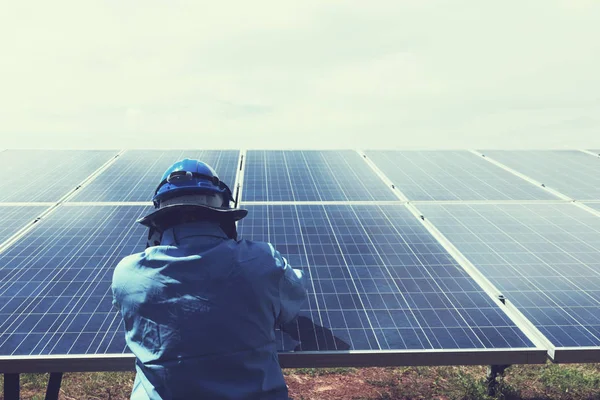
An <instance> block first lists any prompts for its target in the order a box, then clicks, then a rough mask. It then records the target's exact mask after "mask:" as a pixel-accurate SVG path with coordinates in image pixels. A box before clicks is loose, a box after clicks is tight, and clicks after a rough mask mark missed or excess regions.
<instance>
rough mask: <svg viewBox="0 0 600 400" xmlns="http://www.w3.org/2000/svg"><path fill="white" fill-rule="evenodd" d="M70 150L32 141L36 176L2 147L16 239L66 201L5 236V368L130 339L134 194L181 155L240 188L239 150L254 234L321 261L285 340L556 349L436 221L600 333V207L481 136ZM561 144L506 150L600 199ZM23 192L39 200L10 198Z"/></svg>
mask: <svg viewBox="0 0 600 400" xmlns="http://www.w3.org/2000/svg"><path fill="white" fill-rule="evenodd" d="M59 153H60V152H57V153H52V152H50V153H49V154H47V155H46V154H45V153H43V152H42V153H39V152H31V155H27V156H26V157H30V158H31V159H36V158H37V159H38V164H39V165H44V166H46V168H45V170H44V171H40V176H43V177H44V179H40V180H39V181H36V184H35V185H33V186H32V185H31V182H30V181H27V180H23V181H21V180H19V179H16V178H13V177H15V176H19V177H21V175H19V174H18V173H16V172H15V171H16V170H15V169H14V167H13V165H14V164H15V160H16V159H17V158H18V157H16V156H15V155H14V154H12V153H11V151H5V152H2V153H0V173H2V174H5V175H4V176H6V177H7V178H6V179H5V180H8V181H10V182H12V183H13V185H14V187H15V188H16V189H15V191H11V190H9V189H10V188H9V189H7V190H5V191H4V192H3V193H4V197H3V198H0V219H1V221H2V222H3V223H2V228H0V240H1V242H2V243H4V242H5V241H6V240H8V239H9V238H11V237H12V235H14V234H15V233H16V232H17V231H19V230H20V229H21V228H22V227H24V226H27V225H28V224H30V223H31V222H32V221H33V220H35V219H36V217H38V216H40V215H41V214H42V213H43V212H44V211H46V210H48V207H50V206H52V205H54V206H55V208H54V209H53V210H52V212H50V213H49V214H48V215H47V216H44V218H42V219H41V221H39V222H37V223H35V224H33V225H32V229H31V230H30V231H28V232H27V233H26V234H24V235H23V236H22V237H20V238H19V239H17V240H15V241H13V242H11V243H12V244H11V245H10V246H4V248H3V247H2V245H1V243H0V249H2V252H0V371H1V370H2V369H3V368H4V367H5V366H6V365H10V364H6V362H7V360H8V362H10V360H11V358H10V357H15V356H23V355H28V356H31V357H33V358H31V359H32V360H35V359H36V358H43V357H44V356H45V355H48V354H52V355H55V356H60V355H66V354H70V355H82V356H84V355H87V356H88V357H92V356H94V355H98V354H103V355H106V354H127V353H128V349H127V347H126V346H125V340H124V330H123V326H122V323H121V319H120V316H119V315H118V313H117V312H116V311H115V310H114V309H113V308H112V305H111V300H112V298H111V291H110V283H111V277H112V270H113V268H114V266H115V265H116V263H117V262H118V261H119V260H120V259H121V258H122V257H124V256H126V255H128V254H131V253H135V252H139V251H142V250H143V248H144V247H145V236H146V232H145V229H144V228H143V227H142V226H139V225H137V224H135V220H136V219H137V218H139V217H140V216H142V215H145V214H146V213H148V212H149V211H150V209H151V208H150V207H146V206H140V205H138V203H134V202H140V201H141V202H149V201H150V199H151V196H152V194H153V191H154V189H155V187H156V184H157V183H158V180H159V179H160V176H161V175H162V173H163V172H164V170H165V169H166V168H167V167H168V166H169V165H170V164H171V163H173V162H174V161H176V160H178V159H181V158H184V157H189V158H199V159H202V160H203V161H206V162H208V163H209V164H212V165H213V167H215V169H216V170H217V172H218V173H219V175H220V177H221V179H222V180H224V181H225V182H227V183H228V184H229V185H230V186H231V187H232V186H233V183H234V182H235V181H236V174H238V172H239V171H240V162H239V161H240V154H242V155H244V158H245V160H244V162H243V163H242V164H241V165H243V169H242V170H241V172H242V173H243V174H244V176H243V180H242V182H243V190H242V192H241V193H242V202H243V205H244V206H245V207H247V208H248V209H249V210H250V214H249V216H248V217H247V218H246V219H245V220H243V221H241V222H240V224H239V231H240V235H241V236H242V237H244V238H248V239H253V240H264V241H271V242H272V243H274V245H275V246H276V247H277V248H278V249H279V250H280V251H281V252H282V253H283V254H284V255H286V256H287V258H288V259H289V260H290V262H291V263H292V265H293V266H295V267H299V268H303V269H304V270H305V271H306V272H307V273H308V275H309V277H310V285H309V300H308V302H307V303H306V304H305V307H304V308H303V310H302V312H301V316H300V318H298V320H297V321H296V322H294V323H292V324H290V325H289V326H286V327H282V329H278V330H277V337H278V344H279V349H280V351H282V352H283V353H282V354H289V352H292V354H293V352H298V351H300V352H305V351H309V353H307V354H317V355H318V357H319V360H320V361H319V362H323V361H322V360H325V359H327V357H329V355H330V354H332V353H331V352H333V353H336V352H337V351H339V350H344V351H345V350H356V351H358V352H371V353H368V354H373V355H374V356H373V357H374V358H372V359H371V360H372V361H370V362H375V363H376V362H377V360H378V359H379V358H381V357H383V356H385V355H386V354H409V355H410V357H413V358H414V360H425V359H420V358H418V357H417V354H420V353H414V352H415V351H417V352H433V354H438V353H439V357H438V358H437V359H436V360H437V361H431V360H432V359H430V358H428V359H427V361H422V362H426V363H432V362H433V363H436V362H437V363H453V362H459V361H460V362H472V361H469V360H471V359H465V358H460V356H459V355H460V354H464V351H468V354H469V357H474V358H473V359H475V360H479V362H488V361H489V362H490V363H494V362H501V363H513V362H541V361H542V359H541V358H540V357H539V355H540V354H541V355H543V353H544V351H545V350H544V349H543V348H541V347H540V341H539V339H540V337H541V336H539V335H537V334H536V333H535V331H531V330H530V329H527V325H528V324H529V322H525V323H523V322H522V321H519V320H517V319H514V318H512V317H511V315H513V314H512V311H511V310H510V308H507V307H504V306H503V305H502V304H501V303H500V302H499V301H497V300H495V299H493V298H492V295H493V293H490V292H489V289H488V288H485V289H484V288H483V287H481V286H479V285H478V284H477V279H479V278H477V279H474V278H473V276H476V275H473V273H472V272H468V271H470V270H469V268H463V267H464V263H463V262H462V261H461V262H458V261H457V260H456V259H455V258H454V257H453V255H456V254H455V253H454V252H453V251H454V250H452V249H451V247H452V246H448V245H447V244H445V242H444V240H445V239H444V238H443V237H439V236H435V235H432V233H434V234H435V232H434V230H432V229H431V228H430V229H428V228H427V226H428V225H427V224H428V223H430V222H431V223H433V224H434V225H435V227H437V229H438V230H439V231H440V232H441V233H442V234H443V235H444V236H445V238H447V239H448V240H449V241H450V242H451V243H452V245H454V247H455V248H456V249H458V251H459V252H461V253H462V255H464V256H465V257H466V259H467V260H468V261H469V262H470V263H471V264H473V266H474V268H475V269H476V271H477V273H478V274H481V275H482V276H484V277H485V278H487V279H488V280H489V281H490V282H491V283H492V284H493V285H494V286H495V287H496V288H498V289H499V290H501V291H502V293H503V294H504V295H505V296H506V297H507V298H508V300H509V302H510V304H514V305H515V306H516V307H517V308H518V310H519V311H521V312H522V313H523V314H524V315H525V316H526V318H527V319H528V321H530V323H531V325H532V326H533V327H534V328H533V329H534V330H535V329H537V330H539V332H541V333H542V334H543V335H544V337H543V338H542V339H544V340H546V339H547V340H549V342H550V343H551V344H552V345H553V346H554V347H556V348H561V349H564V348H565V346H570V347H572V348H574V349H583V348H584V347H585V348H586V349H592V350H594V349H595V350H596V351H598V350H600V347H599V346H600V342H598V338H599V337H600V329H599V326H600V325H599V322H598V315H600V313H599V312H598V311H600V310H598V307H599V302H600V296H599V293H600V277H599V275H598V270H599V265H600V261H597V260H600V257H598V255H600V225H599V224H600V223H599V222H598V221H600V218H599V217H597V216H596V215H593V214H592V213H590V212H588V211H586V210H584V209H583V208H579V207H576V205H573V204H568V203H567V202H565V201H563V200H560V199H558V198H556V197H555V196H554V195H553V194H551V193H550V192H548V191H546V190H544V189H543V188H540V187H537V186H536V185H533V184H532V183H530V182H528V181H527V180H525V179H522V178H520V177H518V176H516V175H514V174H511V173H510V172H509V171H507V170H506V169H503V168H501V167H499V166H497V165H494V164H493V163H490V162H488V161H487V160H485V159H484V158H482V157H479V156H477V155H475V154H473V153H471V152H460V151H456V152H454V151H453V152H389V151H385V152H383V151H375V152H367V153H366V154H367V156H368V159H370V161H372V162H373V163H374V165H375V167H376V169H378V170H379V172H375V170H374V169H372V168H371V167H370V166H369V163H368V162H365V161H368V160H367V159H363V157H361V155H360V154H359V153H358V152H355V151H261V150H252V151H247V152H245V153H240V152H238V151H237V150H223V151H221V150H197V151H126V152H124V153H123V154H120V155H119V157H118V158H116V159H113V157H114V155H115V154H117V152H116V151H115V152H69V151H67V152H63V153H62V156H61V155H60V154H59ZM489 153H490V155H491V153H492V152H489ZM554 153H556V152H552V153H547V155H546V154H545V153H540V152H532V153H531V154H533V155H535V157H533V158H535V160H537V161H536V162H531V160H530V157H525V159H522V157H523V156H522V155H523V154H525V153H521V152H519V153H517V155H513V154H512V153H511V154H509V153H497V155H501V156H502V157H495V156H494V157H493V158H494V159H497V160H498V161H501V160H500V158H506V159H507V160H509V159H510V160H513V159H519V160H520V162H521V163H522V165H521V164H519V165H518V166H519V167H520V166H523V169H522V170H520V169H519V168H515V165H516V164H513V165H512V166H511V165H508V164H509V163H508V162H507V165H508V166H509V167H511V168H515V169H517V170H519V172H522V173H524V174H526V175H529V176H530V177H532V178H534V179H538V180H543V179H541V178H540V177H542V176H543V175H545V176H548V177H549V178H552V179H553V181H552V182H550V180H548V182H546V183H547V184H548V185H549V186H550V185H551V183H552V187H553V188H554V189H556V190H558V191H562V190H563V189H564V191H563V194H567V195H568V196H572V197H576V196H575V194H577V195H580V194H581V195H585V196H583V197H581V198H582V199H585V200H588V202H586V205H588V206H590V207H592V208H595V209H598V210H600V206H598V204H600V196H598V193H599V192H597V191H596V190H595V188H594V184H593V182H594V181H593V180H592V181H591V182H592V183H590V181H588V180H587V178H588V177H589V178H590V179H595V178H593V177H592V175H593V169H594V168H597V167H598V165H599V164H598V163H600V160H599V159H598V157H596V158H594V156H592V155H590V154H585V153H583V152H558V153H557V154H558V156H556V155H555V154H554ZM22 154H23V156H25V153H22ZM582 156H583V158H582ZM44 157H46V158H44ZM585 157H587V158H585ZM546 158H550V159H560V160H561V163H562V164H563V165H564V166H565V167H564V168H565V169H567V170H568V171H569V173H571V172H573V174H574V175H573V177H575V178H574V179H571V180H567V179H566V178H565V177H564V175H562V170H561V171H559V172H553V173H549V172H548V168H547V166H546V165H545V164H543V163H544V162H545V161H544V160H545V159H546ZM109 160H112V161H110V162H111V164H110V165H109V166H108V167H107V168H105V169H103V170H102V171H101V172H100V173H99V174H98V175H97V176H95V177H94V178H93V180H91V182H90V183H89V184H87V185H85V186H84V187H82V188H81V189H79V190H76V191H75V195H74V196H72V197H70V198H69V199H67V202H66V203H57V201H58V200H59V199H60V198H61V197H63V196H64V195H65V194H67V193H69V192H70V191H72V190H73V189H75V187H76V186H77V185H78V184H80V183H81V182H82V181H83V180H84V179H86V178H87V177H89V176H91V175H92V174H93V173H94V172H96V171H98V172H99V171H100V170H98V168H100V167H101V166H102V165H104V164H105V163H106V162H109ZM540 163H542V164H540ZM55 164H57V165H60V166H57V167H56V168H55V169H52V168H51V167H50V166H51V165H55ZM549 165H553V164H549ZM540 166H541V167H540ZM582 173H583V175H582ZM381 174H383V175H385V176H387V178H389V180H390V181H391V182H392V183H394V185H395V186H396V188H397V189H395V190H392V189H391V188H390V187H389V186H388V185H387V184H386V183H385V182H387V181H384V180H383V179H382V178H381V177H380V175H381ZM55 175H56V176H55ZM11 179H12V180H11ZM36 179H37V178H36ZM47 182H52V183H47ZM34 186H37V187H38V189H37V190H34ZM232 188H233V187H232ZM398 190H399V191H400V192H402V193H403V194H404V195H405V196H406V197H408V199H409V200H421V201H420V202H419V203H418V204H417V207H418V210H416V209H414V208H413V207H414V206H412V205H409V206H407V205H405V204H404V203H403V202H401V201H400V198H402V196H400V195H399V192H398ZM394 191H396V193H394ZM567 192H569V193H567ZM440 200H444V201H445V200H453V201H454V202H457V203H458V204H448V203H447V202H446V203H444V202H439V201H440ZM505 200H510V204H509V203H507V202H505ZM532 200H535V202H532ZM16 201H26V202H27V204H11V205H9V204H6V202H16ZM42 201H47V202H48V203H41V202H42ZM330 201H335V202H336V204H328V203H327V202H330ZM473 201H475V202H473ZM589 201H592V202H589ZM594 201H599V203H595V202H594ZM2 202H5V205H2ZM72 202H73V203H72ZM103 202H111V203H110V204H109V203H103ZM282 202H285V204H282ZM357 202H359V203H360V204H358V203H357ZM410 210H413V212H418V211H420V212H422V213H423V214H424V215H425V221H420V220H419V219H418V218H417V217H415V215H414V214H413V212H411V211H410ZM449 251H450V252H449ZM459 259H461V258H459ZM515 321H518V322H517V323H515ZM524 324H525V325H524ZM548 350H552V349H548ZM566 350H568V349H566ZM312 352H316V353H312ZM389 352H391V353H389ZM461 352H463V353H461ZM340 354H343V355H344V356H345V357H346V356H347V357H352V356H353V354H356V353H351V354H348V353H340ZM423 354H430V353H423ZM576 354H581V353H576ZM586 354H587V355H586V356H585V357H583V356H581V357H583V359H582V360H585V361H600V351H598V352H597V353H586ZM589 354H596V355H592V356H589ZM478 355H485V357H488V358H477V357H479V356H478ZM575 357H580V356H579V355H578V356H575ZM586 357H587V358H586ZM123 359H124V360H129V358H126V357H125V358H123ZM315 360H316V359H315ZM338 360H339V359H338ZM393 360H396V361H395V362H398V360H399V359H397V358H396V359H392V361H390V362H391V363H393V362H394V361H393ZM402 360H407V359H406V358H403V359H402ZM414 360H410V361H409V362H419V361H414ZM483 360H485V361H483ZM98 362H99V361H98V360H97V359H96V358H90V365H92V364H93V365H100V364H97V363H98ZM65 363H66V364H65V365H66V366H67V367H66V368H68V359H66V360H65ZM94 363H96V364H94ZM93 365H92V366H90V369H91V370H93V369H94V368H101V367H94V366H93Z"/></svg>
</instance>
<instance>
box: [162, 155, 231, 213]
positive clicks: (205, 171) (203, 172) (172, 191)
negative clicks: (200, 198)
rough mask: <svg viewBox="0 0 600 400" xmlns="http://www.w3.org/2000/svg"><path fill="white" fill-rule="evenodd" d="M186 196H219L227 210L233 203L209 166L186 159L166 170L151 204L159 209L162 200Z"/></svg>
mask: <svg viewBox="0 0 600 400" xmlns="http://www.w3.org/2000/svg"><path fill="white" fill-rule="evenodd" d="M188 194H221V195H223V205H222V207H224V208H229V202H230V201H233V196H232V194H231V190H230V189H229V187H228V186H227V185H226V184H225V183H224V182H222V181H221V180H220V179H219V177H218V176H217V173H216V172H215V170H214V169H212V167H211V166H210V165H208V164H206V163H204V162H202V161H198V160H192V159H189V158H186V159H184V160H181V161H177V162H176V163H175V164H173V165H171V166H170V167H169V168H167V170H166V171H165V173H164V174H163V176H162V178H161V180H160V183H159V184H158V187H157V188H156V190H155V191H154V197H153V198H152V202H153V203H154V207H156V208H159V206H160V202H161V201H163V200H166V199H170V198H173V197H177V196H182V195H188Z"/></svg>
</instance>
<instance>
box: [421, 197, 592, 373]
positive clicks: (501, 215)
mask: <svg viewBox="0 0 600 400" xmlns="http://www.w3.org/2000/svg"><path fill="white" fill-rule="evenodd" d="M419 208H420V209H421V211H422V212H423V213H424V215H425V216H426V218H428V219H429V220H430V221H431V222H432V223H433V224H434V225H435V226H436V227H437V229H439V230H440V231H441V232H442V233H443V234H444V235H445V236H446V237H447V238H448V239H449V240H450V241H451V242H452V243H453V245H454V246H455V247H456V248H458V250H459V251H461V253H463V254H464V255H465V256H466V257H467V258H468V259H469V260H470V261H471V262H472V263H473V264H474V265H475V266H476V268H477V269H479V270H480V272H481V273H482V274H483V275H484V276H485V277H486V278H487V279H488V280H489V281H490V282H491V283H492V284H494V285H495V286H496V287H497V288H498V289H499V290H500V291H501V292H502V293H503V294H504V295H505V296H506V297H507V299H508V300H510V301H511V302H512V303H513V304H514V305H515V306H516V307H517V308H518V309H519V310H520V311H521V312H522V313H523V314H524V315H525V317H527V318H528V319H529V320H530V321H531V322H532V323H533V325H534V326H535V327H536V328H537V329H538V330H539V331H540V332H541V333H542V334H543V335H544V336H545V337H546V338H547V339H548V340H549V341H550V342H551V343H552V345H553V346H554V349H553V353H554V359H555V361H557V362H578V361H579V362H583V361H587V362H593V360H596V361H598V360H600V261H599V258H598V256H599V255H600V218H598V217H595V216H593V215H590V213H589V212H587V211H586V210H583V209H581V208H578V207H575V206H573V205H571V204H545V205H540V204H536V205H529V204H525V203H524V204H522V205H433V204H431V205H420V206H419ZM578 349H586V354H585V355H583V354H582V353H581V352H577V350H578ZM569 352H571V354H569ZM578 357H582V358H578Z"/></svg>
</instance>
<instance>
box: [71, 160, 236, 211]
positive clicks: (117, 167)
mask: <svg viewBox="0 0 600 400" xmlns="http://www.w3.org/2000/svg"><path fill="white" fill-rule="evenodd" d="M184 158H192V159H198V160H200V161H204V162H206V163H207V164H209V165H210V166H211V167H213V168H214V169H215V170H216V172H217V174H218V175H219V178H220V179H221V180H222V181H224V182H225V183H226V184H227V185H228V186H229V187H230V188H231V189H232V191H234V190H235V189H234V188H233V184H234V182H235V177H236V173H237V170H238V162H239V151H238V150H166V151H163V150H128V151H126V152H125V154H123V155H122V156H121V157H119V159H118V160H117V161H115V163H114V164H113V165H111V166H110V167H109V168H108V169H107V170H106V171H104V172H103V173H102V174H101V175H100V176H98V177H97V178H96V179H95V180H94V181H93V182H92V183H90V184H89V185H87V186H86V187H85V188H83V189H82V190H81V191H80V192H79V193H78V194H77V195H75V196H74V197H73V198H72V199H71V200H72V201H77V202H85V201H93V202H105V201H126V202H127V201H147V200H150V199H151V198H152V196H153V195H154V190H155V189H156V186H157V185H158V182H159V180H160V178H161V176H162V175H163V173H164V172H165V170H166V169H167V168H168V167H169V166H170V165H172V164H173V163H175V162H176V161H179V160H182V159H184Z"/></svg>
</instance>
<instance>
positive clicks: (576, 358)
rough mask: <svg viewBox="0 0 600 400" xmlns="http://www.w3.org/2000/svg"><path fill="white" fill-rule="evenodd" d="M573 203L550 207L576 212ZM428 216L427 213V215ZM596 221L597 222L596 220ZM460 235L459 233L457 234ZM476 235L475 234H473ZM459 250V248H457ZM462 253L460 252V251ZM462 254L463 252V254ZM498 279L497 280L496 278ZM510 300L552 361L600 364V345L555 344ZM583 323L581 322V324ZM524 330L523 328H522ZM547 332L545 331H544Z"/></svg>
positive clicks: (525, 205) (509, 304)
mask: <svg viewBox="0 0 600 400" xmlns="http://www.w3.org/2000/svg"><path fill="white" fill-rule="evenodd" d="M573 205H574V204H573V203H562V204H551V205H548V206H552V207H561V208H564V209H565V210H576V208H575V207H574V206H573ZM463 206H464V205H460V204H454V205H448V207H449V208H454V207H463ZM483 206H484V205H482V204H480V205H476V206H469V207H483ZM509 206H510V205H496V206H495V207H498V208H499V207H509ZM516 206H522V207H527V206H530V205H528V204H527V203H525V204H522V205H512V206H510V207H516ZM434 207H435V208H439V207H442V210H443V207H445V206H439V205H435V204H431V205H429V206H428V208H430V210H431V209H433V208H434ZM443 212H444V213H449V211H446V210H444V211H443ZM579 212H580V213H582V217H584V215H583V214H585V211H583V210H581V211H579ZM425 215H427V213H426V214H425ZM440 218H441V217H437V216H434V218H433V220H434V221H433V222H432V223H433V224H434V226H435V224H436V222H435V220H438V222H439V221H440ZM454 218H461V219H463V218H464V212H462V213H461V214H459V217H454ZM427 219H431V217H427ZM594 221H595V220H594ZM436 229H437V228H436ZM457 234H458V233H457ZM472 234H474V233H472ZM446 239H447V240H448V241H450V242H451V244H452V245H453V246H454V241H455V240H453V239H452V238H451V237H449V238H446ZM457 249H458V247H457ZM505 251H507V252H508V251H509V250H508V249H505ZM459 252H460V250H459ZM461 254H462V252H461ZM463 256H464V257H465V258H466V259H467V261H468V263H471V261H470V259H471V257H470V256H469V255H467V254H463ZM475 264H476V261H473V262H472V263H471V265H473V266H474V268H475V270H476V271H478V273H479V274H480V275H481V276H482V277H483V278H484V279H485V280H487V281H488V282H490V281H489V280H488V279H487V277H486V276H485V273H484V271H483V270H481V268H479V267H477V266H476V265H475ZM496 279H497V278H496ZM490 284H491V285H492V287H494V288H495V291H496V292H497V293H498V294H501V293H502V291H501V290H500V289H499V288H498V287H496V285H495V284H493V283H492V282H490ZM508 297H509V299H506V300H505V302H506V303H507V307H511V308H512V309H513V313H514V314H515V315H517V317H518V318H521V319H522V320H523V321H524V322H525V323H526V324H527V325H529V329H530V330H532V331H533V332H534V333H535V334H536V336H538V337H539V338H540V339H541V345H542V346H544V347H547V348H548V355H549V357H550V358H551V359H555V362H560V361H559V360H571V361H563V362H598V361H600V353H599V352H598V350H600V345H598V346H585V345H584V346H574V347H564V346H561V345H560V344H559V343H557V342H554V341H553V340H552V337H551V336H548V335H547V334H545V333H544V332H542V331H541V328H540V329H538V327H537V325H536V323H535V321H534V320H532V319H530V318H528V317H527V316H526V315H525V314H524V312H522V311H521V309H520V307H519V305H518V304H515V303H514V302H511V300H510V296H508ZM579 323H581V321H580V322H579ZM577 326H578V325H575V327H577ZM521 329H522V327H521ZM544 330H545V329H544ZM583 349H589V350H591V351H590V352H589V353H586V352H585V351H583ZM589 360H593V361H589Z"/></svg>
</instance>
